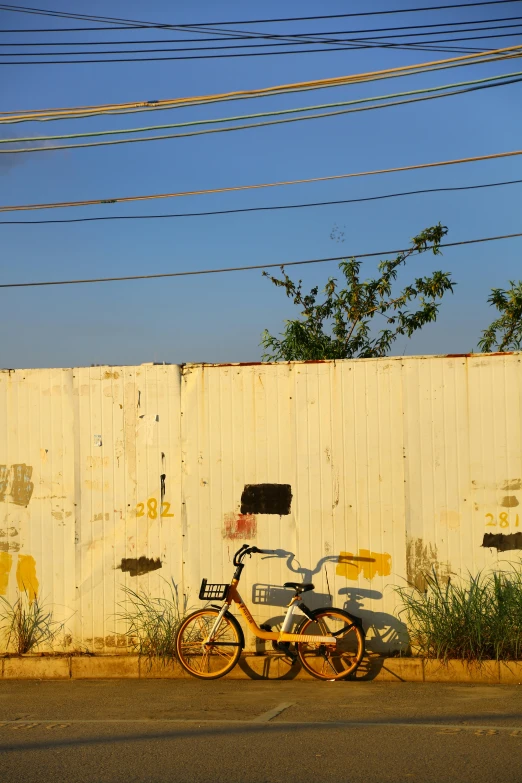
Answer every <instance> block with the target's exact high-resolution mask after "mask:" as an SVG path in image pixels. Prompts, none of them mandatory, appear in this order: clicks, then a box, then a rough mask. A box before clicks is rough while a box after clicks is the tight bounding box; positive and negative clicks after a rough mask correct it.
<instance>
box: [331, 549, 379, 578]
mask: <svg viewBox="0 0 522 783" xmlns="http://www.w3.org/2000/svg"><path fill="white" fill-rule="evenodd" d="M391 563H392V560H391V555H389V554H388V553H387V552H382V553H381V552H370V550H369V549H359V553H358V554H357V555H355V554H353V553H352V552H341V553H340V555H339V565H338V566H337V568H336V569H335V572H336V574H337V575H338V576H345V577H346V579H353V580H357V579H358V578H359V575H360V574H361V573H362V575H363V576H364V578H365V579H373V577H374V576H377V575H379V576H389V575H390V574H391Z"/></svg>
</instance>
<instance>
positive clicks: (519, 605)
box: [396, 567, 522, 661]
mask: <svg viewBox="0 0 522 783" xmlns="http://www.w3.org/2000/svg"><path fill="white" fill-rule="evenodd" d="M425 578H426V589H425V590H424V591H421V590H419V589H418V588H413V587H398V588H396V591H397V593H398V594H399V596H400V598H401V600H402V603H403V609H402V610H401V611H400V612H399V614H401V615H404V618H405V620H406V625H407V626H408V632H409V635H410V642H411V645H412V647H413V648H414V649H415V650H416V651H418V652H419V653H420V654H421V655H424V656H426V657H428V658H440V659H443V660H447V659H448V658H463V659H465V660H468V661H481V660H486V659H494V660H508V659H509V660H516V659H520V658H522V571H521V570H520V568H517V567H512V568H510V569H508V570H505V571H500V572H493V573H487V574H483V573H479V574H478V575H477V576H472V575H471V574H469V575H468V577H467V578H466V579H463V580H459V581H452V580H451V579H450V580H449V581H441V580H440V579H439V577H438V575H437V573H436V572H435V571H433V572H432V573H431V574H426V575H425Z"/></svg>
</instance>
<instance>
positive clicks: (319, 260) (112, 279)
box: [0, 232, 522, 288]
mask: <svg viewBox="0 0 522 783" xmlns="http://www.w3.org/2000/svg"><path fill="white" fill-rule="evenodd" d="M516 237H522V232H519V233H516V234H503V235H501V236H495V237H481V238H480V239H464V240H461V241H460V242H444V243H443V244H440V245H439V247H461V246H463V245H476V244H478V243H480V242H497V241H498V240H500V239H515V238H516ZM410 250H411V248H400V249H399V250H381V251H378V252H374V253H357V254H349V253H348V254H345V255H343V256H332V257H330V258H312V259H307V260H305V261H280V262H279V263H275V264H252V265H249V266H230V267H223V268H221V269H195V270H190V271H186V272H159V273H158V274H152V275H123V276H119V277H94V278H87V279H83V280H74V279H73V280H43V281H38V282H34V283H0V288H32V287H37V286H51V285H79V284H84V283H115V282H123V281H125V280H158V279H159V278H165V277H187V276H189V275H215V274H220V273H223V272H248V271H251V270H254V269H273V268H274V267H287V266H303V265H305V264H324V263H327V262H328V261H344V260H345V259H346V258H375V257H376V256H387V255H397V254H398V253H406V252H408V251H410Z"/></svg>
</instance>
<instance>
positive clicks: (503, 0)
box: [0, 0, 519, 32]
mask: <svg viewBox="0 0 522 783" xmlns="http://www.w3.org/2000/svg"><path fill="white" fill-rule="evenodd" d="M515 2H519V0H482V2H475V3H453V4H448V5H436V6H424V7H421V8H394V9H389V10H385V11H359V12H356V13H354V12H352V13H349V14H323V15H320V16H289V17H282V18H281V17H279V18H272V19H244V20H240V21H237V20H234V21H224V22H223V21H219V22H195V23H190V24H189V23H183V24H177V25H170V24H164V23H158V22H142V21H137V20H132V19H121V18H119V17H109V16H105V17H104V16H95V15H93V14H69V13H66V12H61V11H48V10H46V9H42V8H31V7H30V6H13V5H9V4H7V3H2V4H0V10H3V11H13V12H19V13H27V14H36V15H41V16H56V17H61V18H63V19H82V20H86V21H89V20H95V21H98V22H100V23H102V24H108V23H109V22H114V21H117V22H125V23H126V26H125V27H124V28H117V29H128V27H136V26H139V27H141V26H143V27H153V28H157V27H159V28H187V27H203V26H204V27H220V26H223V25H224V24H227V25H237V24H269V23H270V24H271V23H280V22H308V21H317V20H319V19H348V18H353V17H360V16H385V15H392V14H393V15H394V14H406V13H416V12H423V11H443V10H447V9H454V8H477V7H479V6H491V5H507V4H510V3H515ZM78 29H79V30H86V29H94V30H108V29H115V28H110V27H97V28H72V30H78ZM1 32H71V28H69V29H64V28H58V29H56V30H52V31H49V30H30V29H29V30H23V31H18V30H7V31H5V30H4V31H1Z"/></svg>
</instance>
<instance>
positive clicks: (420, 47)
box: [0, 33, 513, 65]
mask: <svg viewBox="0 0 522 783" xmlns="http://www.w3.org/2000/svg"><path fill="white" fill-rule="evenodd" d="M512 36H513V34H512V33H510V34H509V35H508V34H507V33H506V34H505V35H503V36H494V37H495V38H508V37H512ZM487 37H488V38H489V37H493V36H487ZM469 40H471V39H469ZM358 49H399V50H406V51H419V52H449V53H451V52H466V51H478V50H477V49H476V48H474V49H473V48H470V47H462V46H461V47H458V48H457V47H448V46H445V47H441V46H439V47H437V48H435V47H430V46H429V42H425V44H392V43H388V44H384V43H383V44H372V43H370V42H368V43H366V44H365V45H361V46H358V47H355V46H332V47H330V48H328V49H324V48H323V49H303V50H301V49H298V50H296V49H292V50H289V51H283V52H280V51H278V52H251V53H250V52H243V53H239V52H236V53H232V54H201V55H200V54H190V55H182V56H176V57H172V56H171V57H113V58H102V59H97V60H85V59H81V60H45V61H37V62H35V61H33V60H13V61H11V62H2V61H0V65H85V64H86V63H87V64H89V63H90V64H92V65H100V64H106V63H144V62H172V61H178V60H224V59H229V58H232V57H235V58H237V57H279V56H281V55H287V54H316V53H318V52H323V53H325V52H327V53H329V52H346V51H352V50H358ZM0 56H1V55H0Z"/></svg>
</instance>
